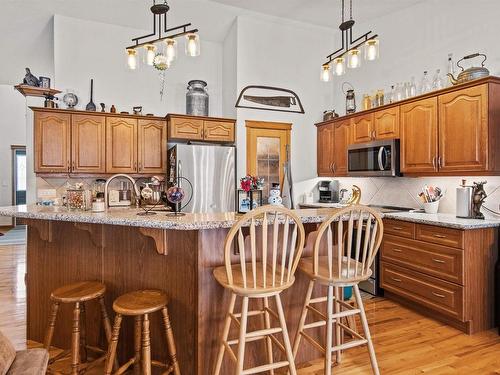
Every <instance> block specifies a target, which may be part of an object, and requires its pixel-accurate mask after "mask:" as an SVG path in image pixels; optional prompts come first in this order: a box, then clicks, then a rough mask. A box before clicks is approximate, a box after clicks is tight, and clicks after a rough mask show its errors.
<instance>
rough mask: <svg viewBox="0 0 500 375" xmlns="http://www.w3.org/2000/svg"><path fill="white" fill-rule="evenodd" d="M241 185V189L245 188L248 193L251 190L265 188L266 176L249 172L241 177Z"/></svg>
mask: <svg viewBox="0 0 500 375" xmlns="http://www.w3.org/2000/svg"><path fill="white" fill-rule="evenodd" d="M240 187H241V190H244V191H246V192H247V193H248V192H249V191H250V190H261V189H263V188H264V178H262V177H255V176H251V175H249V174H248V175H246V176H245V177H242V178H240Z"/></svg>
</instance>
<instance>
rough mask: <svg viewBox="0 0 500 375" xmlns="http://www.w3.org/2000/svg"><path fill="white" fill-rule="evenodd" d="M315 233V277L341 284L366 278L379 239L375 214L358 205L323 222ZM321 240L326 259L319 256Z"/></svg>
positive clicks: (380, 232) (378, 218)
mask: <svg viewBox="0 0 500 375" xmlns="http://www.w3.org/2000/svg"><path fill="white" fill-rule="evenodd" d="M317 232H318V233H317V237H316V241H315V243H314V248H313V273H314V275H315V276H317V277H322V278H328V279H331V280H332V281H335V282H343V283H345V284H349V283H356V282H359V281H360V280H365V279H367V278H368V277H369V276H370V268H371V266H372V264H373V261H374V260H375V256H376V255H377V252H378V249H379V247H380V243H381V241H382V236H383V222H382V218H381V216H380V214H379V213H378V212H377V211H375V210H373V209H372V208H370V207H366V206H359V205H357V206H350V207H346V208H344V209H342V210H340V211H338V212H336V213H335V214H334V215H332V216H331V217H330V218H328V219H327V220H326V221H324V222H323V223H322V224H321V226H320V227H319V228H318V231H317ZM325 237H326V256H325V255H321V254H320V249H322V248H323V249H324V241H325ZM322 245H323V246H322ZM325 258H326V259H325ZM324 263H326V264H324Z"/></svg>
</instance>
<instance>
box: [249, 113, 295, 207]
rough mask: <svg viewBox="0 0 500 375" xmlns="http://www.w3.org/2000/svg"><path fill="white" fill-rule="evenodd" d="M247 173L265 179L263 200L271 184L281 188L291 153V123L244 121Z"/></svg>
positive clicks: (265, 200) (266, 196)
mask: <svg viewBox="0 0 500 375" xmlns="http://www.w3.org/2000/svg"><path fill="white" fill-rule="evenodd" d="M246 128H247V173H248V174H250V175H252V176H258V177H263V178H264V189H263V194H262V195H263V200H264V202H267V199H268V197H269V190H270V188H271V187H272V186H273V184H279V185H280V187H283V175H284V166H285V162H286V161H287V158H288V157H289V155H290V133H291V130H292V124H290V123H283V122H264V121H246Z"/></svg>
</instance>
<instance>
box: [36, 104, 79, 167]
mask: <svg viewBox="0 0 500 375" xmlns="http://www.w3.org/2000/svg"><path fill="white" fill-rule="evenodd" d="M34 116H35V124H34V129H33V131H34V136H35V144H34V150H35V172H36V173H68V172H70V159H71V137H70V134H71V131H70V123H71V116H70V115H69V114H65V113H50V112H35V115H34Z"/></svg>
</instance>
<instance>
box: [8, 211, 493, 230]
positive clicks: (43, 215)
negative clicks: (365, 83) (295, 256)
mask: <svg viewBox="0 0 500 375" xmlns="http://www.w3.org/2000/svg"><path fill="white" fill-rule="evenodd" d="M336 209H339V208H338V207H333V208H332V207H317V208H306V209H298V210H294V211H295V213H296V214H297V215H298V216H299V217H300V218H301V220H302V222H303V223H321V222H323V221H324V220H325V219H326V218H327V217H328V216H329V215H331V214H332V213H333V212H334V211H335V210H336ZM140 212H143V211H142V210H141V209H135V208H111V209H108V210H107V211H106V212H100V213H93V212H90V211H68V210H67V209H66V208H65V207H57V206H36V205H29V206H10V207H0V216H12V217H18V218H25V219H38V220H55V221H68V222H76V223H92V224H107V225H125V226H132V227H144V228H160V229H174V230H200V229H218V228H231V227H232V226H233V224H234V223H235V222H236V221H237V220H238V219H239V217H240V216H241V215H238V214H237V213H235V212H224V213H193V214H192V213H188V214H186V215H184V216H179V217H174V216H167V214H166V212H157V213H156V215H151V216H138V215H137V214H138V213H140ZM381 215H382V216H383V217H384V218H387V219H395V220H403V221H410V222H414V223H420V224H429V225H436V226H441V227H448V228H456V229H481V228H493V227H500V220H491V219H490V220H474V219H459V218H457V217H455V215H453V214H426V213H419V212H390V213H383V214H381Z"/></svg>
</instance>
